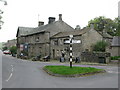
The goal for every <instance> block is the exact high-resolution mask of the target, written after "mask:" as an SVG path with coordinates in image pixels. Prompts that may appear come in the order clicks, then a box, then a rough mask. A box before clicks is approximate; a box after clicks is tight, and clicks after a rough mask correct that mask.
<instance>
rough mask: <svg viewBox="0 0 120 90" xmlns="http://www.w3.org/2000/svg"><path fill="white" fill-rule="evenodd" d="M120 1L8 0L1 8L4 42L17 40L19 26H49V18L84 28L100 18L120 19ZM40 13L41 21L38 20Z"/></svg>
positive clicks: (2, 38) (1, 32) (2, 39)
mask: <svg viewBox="0 0 120 90" xmlns="http://www.w3.org/2000/svg"><path fill="white" fill-rule="evenodd" d="M118 1H120V0H7V2H8V5H7V6H3V5H2V4H1V2H0V5H1V7H0V8H2V9H3V10H4V14H3V15H2V16H3V20H4V22H5V23H4V25H3V27H2V30H0V42H6V41H7V40H10V39H14V38H16V33H17V28H18V26H24V27H37V26H38V20H40V21H44V22H45V24H47V23H48V17H55V18H56V20H58V15H59V14H62V17H63V21H65V22H66V23H67V24H69V25H70V26H72V27H73V28H75V27H76V25H80V26H81V28H83V27H85V26H86V25H87V24H88V21H89V20H91V19H93V18H95V17H99V16H105V17H108V18H111V19H114V18H115V17H117V16H118ZM38 14H39V19H38Z"/></svg>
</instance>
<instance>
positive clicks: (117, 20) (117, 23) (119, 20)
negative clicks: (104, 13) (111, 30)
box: [114, 17, 120, 36]
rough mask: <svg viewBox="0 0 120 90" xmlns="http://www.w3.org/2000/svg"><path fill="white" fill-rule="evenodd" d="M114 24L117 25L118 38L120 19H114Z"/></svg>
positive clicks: (116, 33)
mask: <svg viewBox="0 0 120 90" xmlns="http://www.w3.org/2000/svg"><path fill="white" fill-rule="evenodd" d="M114 23H115V27H116V29H115V35H116V36H120V17H117V18H115V19H114Z"/></svg>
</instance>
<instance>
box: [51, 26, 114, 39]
mask: <svg viewBox="0 0 120 90" xmlns="http://www.w3.org/2000/svg"><path fill="white" fill-rule="evenodd" d="M90 29H91V28H89V27H88V28H84V29H81V30H74V31H70V32H60V33H57V34H56V35H54V36H52V37H51V38H59V37H67V36H69V35H70V34H72V35H82V34H84V33H86V32H88V31H89V30H90ZM97 32H98V31H97ZM98 33H99V34H100V35H102V36H103V37H104V38H113V37H112V36H111V35H109V34H107V33H101V32H98Z"/></svg>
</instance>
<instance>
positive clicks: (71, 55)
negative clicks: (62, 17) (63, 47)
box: [64, 35, 81, 68]
mask: <svg viewBox="0 0 120 90" xmlns="http://www.w3.org/2000/svg"><path fill="white" fill-rule="evenodd" d="M69 37H70V39H69V40H66V41H65V42H64V43H68V44H70V68H72V57H73V54H72V44H75V43H81V40H73V35H70V36H69Z"/></svg>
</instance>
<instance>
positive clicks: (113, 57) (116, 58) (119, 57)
mask: <svg viewBox="0 0 120 90" xmlns="http://www.w3.org/2000/svg"><path fill="white" fill-rule="evenodd" d="M119 59H120V56H112V57H111V60H119Z"/></svg>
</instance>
